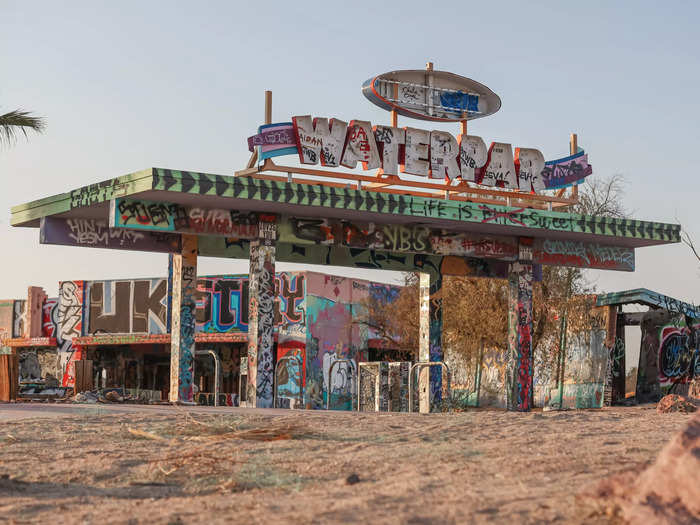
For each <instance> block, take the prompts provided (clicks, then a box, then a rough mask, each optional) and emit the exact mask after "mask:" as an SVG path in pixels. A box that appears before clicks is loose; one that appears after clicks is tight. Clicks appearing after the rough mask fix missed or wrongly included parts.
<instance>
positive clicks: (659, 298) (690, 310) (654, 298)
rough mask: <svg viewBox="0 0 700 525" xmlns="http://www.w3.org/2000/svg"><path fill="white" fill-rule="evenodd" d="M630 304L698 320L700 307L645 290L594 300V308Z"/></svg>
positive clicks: (612, 294)
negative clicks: (660, 309)
mask: <svg viewBox="0 0 700 525" xmlns="http://www.w3.org/2000/svg"><path fill="white" fill-rule="evenodd" d="M631 303H637V304H643V305H645V306H651V307H654V308H662V309H664V310H668V311H670V312H676V313H682V314H684V315H687V316H689V317H692V318H695V319H698V318H700V307H698V306H695V305H693V304H690V303H686V302H684V301H680V300H678V299H674V298H673V297H669V296H667V295H664V294H661V293H658V292H654V291H653V290H648V289H646V288H635V289H633V290H625V291H622V292H611V293H606V294H600V295H598V298H597V300H596V306H619V305H624V304H631Z"/></svg>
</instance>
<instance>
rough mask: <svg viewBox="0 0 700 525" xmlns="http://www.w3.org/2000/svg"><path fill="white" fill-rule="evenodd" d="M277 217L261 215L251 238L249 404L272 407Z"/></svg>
mask: <svg viewBox="0 0 700 525" xmlns="http://www.w3.org/2000/svg"><path fill="white" fill-rule="evenodd" d="M276 237H277V225H276V222H275V218H274V217H261V220H260V222H259V224H258V238H257V239H253V240H252V241H250V281H249V282H250V286H249V292H248V293H249V309H248V312H249V314H248V315H249V321H248V392H247V394H248V406H251V407H258V408H270V407H272V385H273V379H274V378H273V373H274V355H273V345H274V336H273V331H274V328H275V313H274V308H273V306H274V302H275V239H276Z"/></svg>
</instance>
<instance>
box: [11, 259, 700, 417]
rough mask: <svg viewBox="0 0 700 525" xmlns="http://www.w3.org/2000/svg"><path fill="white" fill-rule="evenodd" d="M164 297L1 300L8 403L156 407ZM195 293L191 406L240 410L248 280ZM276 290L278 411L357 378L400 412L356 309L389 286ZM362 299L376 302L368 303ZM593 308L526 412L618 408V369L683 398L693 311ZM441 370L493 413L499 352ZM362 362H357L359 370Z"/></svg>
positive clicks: (694, 342)
mask: <svg viewBox="0 0 700 525" xmlns="http://www.w3.org/2000/svg"><path fill="white" fill-rule="evenodd" d="M171 286H172V283H171V281H170V280H169V279H167V278H152V279H128V280H108V281H104V280H99V281H85V280H72V281H64V282H61V283H59V285H58V290H59V294H58V297H56V298H47V297H46V294H45V293H44V291H43V290H42V289H41V288H38V287H30V288H29V293H28V297H27V299H26V300H3V301H0V330H2V331H4V332H5V333H7V334H9V335H11V337H9V338H7V339H6V344H7V345H8V346H7V347H6V349H5V350H6V352H9V353H14V354H16V355H17V358H18V359H17V361H18V367H17V369H16V370H15V373H16V374H17V375H18V378H19V384H20V386H21V390H20V397H22V398H25V399H26V398H28V399H32V398H33V399H47V398H51V397H60V395H62V394H65V393H66V392H68V388H74V389H76V388H77V390H81V388H83V387H86V385H89V386H90V387H95V388H98V387H103V388H104V387H107V388H118V389H124V391H123V392H122V393H123V394H130V395H132V396H134V397H138V398H139V399H141V400H142V401H144V402H146V401H148V402H152V401H165V400H167V399H168V397H169V396H168V394H169V388H170V372H169V368H170V349H169V343H170V331H171V327H170V322H169V319H170V315H169V311H168V310H169V308H171V307H172V302H171V298H170V294H171V291H170V287H171ZM197 289H198V299H197V308H196V310H195V316H196V325H195V326H196V334H195V341H196V348H197V352H196V353H197V354H198V355H197V359H196V362H195V367H194V389H195V391H196V393H195V395H194V400H195V402H196V403H198V404H207V405H213V404H218V405H223V406H225V405H228V406H232V405H238V404H239V402H240V401H242V403H243V404H245V401H246V392H245V391H246V383H247V378H246V373H247V331H248V322H249V308H248V289H249V281H248V276H245V275H218V276H202V277H199V278H198V279H197ZM275 290H276V298H275V301H274V309H273V315H274V320H275V323H274V324H275V334H274V340H275V345H274V353H273V355H274V362H275V363H276V369H277V371H276V373H275V374H273V380H274V381H275V386H274V391H275V392H276V394H277V406H297V407H299V406H303V407H306V408H314V409H318V408H326V407H328V408H331V409H341V410H342V409H345V410H348V409H352V408H355V407H356V406H357V405H356V403H357V397H356V396H357V387H358V385H357V371H358V368H359V369H360V370H361V373H363V374H364V376H365V377H364V378H363V381H364V386H365V389H364V390H367V387H370V386H371V387H372V388H370V391H369V392H366V391H365V392H363V396H362V400H361V401H362V403H361V404H362V407H361V408H362V409H374V408H375V407H379V408H380V409H382V407H383V409H384V410H387V409H390V410H395V411H398V410H406V409H407V402H406V400H407V395H408V392H407V390H406V386H407V381H408V377H407V373H408V370H409V368H408V364H406V361H408V360H415V359H414V358H413V357H412V356H411V353H410V352H401V351H400V350H399V349H396V348H390V347H388V346H387V344H386V341H385V340H382V339H381V337H380V335H379V334H377V333H375V332H374V330H373V328H372V326H373V324H374V323H373V322H371V318H372V315H373V312H372V309H371V307H368V305H371V304H374V305H378V304H387V303H390V302H392V301H394V300H395V299H396V298H397V297H398V295H399V293H400V288H399V287H396V286H391V285H387V284H381V283H375V282H369V281H364V280H359V279H351V278H346V277H339V276H334V275H326V274H319V273H314V272H282V273H278V274H277V275H276V276H275ZM369 297H371V298H372V299H373V300H374V301H375V302H373V303H370V302H368V301H367V299H368V298H369ZM596 303H597V305H598V306H597V307H594V308H592V310H591V316H590V322H589V324H588V325H587V326H586V328H585V329H583V330H573V329H570V330H569V331H568V332H567V338H566V341H567V343H566V352H565V359H564V369H563V372H562V377H561V378H560V377H559V371H558V370H557V369H555V367H553V366H551V363H545V362H543V360H542V359H538V355H537V354H536V356H535V366H534V368H535V370H534V405H535V406H559V405H560V404H561V405H562V406H564V407H576V408H594V407H601V406H603V404H604V403H605V402H606V401H607V403H617V402H621V401H624V400H625V395H626V389H625V376H626V375H629V374H626V373H625V372H626V370H629V369H630V368H633V369H634V370H636V372H637V373H636V374H633V375H634V377H632V378H631V379H632V381H633V383H632V392H633V393H635V397H636V399H637V400H639V401H648V400H656V399H658V398H659V397H660V395H662V394H663V393H667V392H669V391H673V392H676V393H687V390H688V385H689V384H690V382H691V381H692V379H693V378H695V377H700V345H699V344H698V343H699V342H700V338H699V337H696V333H697V332H696V330H697V329H698V328H699V327H700V326H698V325H699V324H700V323H699V322H698V321H699V320H700V310H698V309H696V308H694V307H693V306H691V305H688V304H686V303H682V302H680V301H676V300H673V299H671V298H669V297H666V296H663V295H661V294H657V293H654V292H650V291H648V290H632V291H629V292H622V293H616V294H605V295H601V296H598V297H597V301H596V299H595V298H593V301H591V303H590V304H591V305H593V304H596ZM627 304H638V305H645V306H648V307H649V311H648V312H646V313H644V312H640V313H629V312H624V311H623V309H622V306H624V305H627ZM416 315H417V312H416ZM446 315H449V314H446ZM367 321H369V322H367ZM630 325H632V326H639V327H640V328H641V348H640V349H639V355H638V357H637V355H636V353H635V350H636V349H635V348H631V347H630V346H629V343H628V344H626V343H625V326H630ZM1 352H2V351H0V353H1ZM212 352H213V353H214V354H215V356H216V357H215V360H212V359H211V357H212V356H211V353H212ZM346 360H349V361H346ZM631 360H634V362H633V363H632V362H630V361H631ZM445 361H446V362H447V363H448V365H449V367H450V370H451V374H452V377H451V379H452V392H451V394H452V396H453V398H454V400H455V401H457V402H460V403H464V404H468V405H472V406H473V405H477V404H478V405H479V406H501V407H502V406H505V404H506V399H505V398H506V391H507V387H506V365H507V355H506V354H505V353H504V352H503V351H498V350H493V349H488V348H487V349H485V351H484V352H483V354H482V355H481V356H480V359H479V361H478V362H477V361H474V360H469V359H465V358H464V357H462V356H461V354H460V353H459V352H457V351H455V349H452V348H449V347H446V348H445ZM83 362H89V363H90V367H91V368H90V370H86V369H84V367H82V366H80V365H82V363H83ZM363 362H364V363H367V362H369V363H368V365H362V366H360V367H358V365H359V364H360V363H363ZM377 362H391V363H392V364H391V365H389V366H387V370H388V372H389V373H388V375H387V389H388V390H387V392H385V394H384V395H385V396H387V398H388V399H387V400H386V403H384V404H383V405H382V404H381V403H375V401H376V400H377V399H375V398H377V397H378V396H377V392H375V391H374V390H373V387H374V385H373V384H372V385H370V383H372V381H371V380H372V379H373V378H374V376H375V375H376V372H377V370H378V365H377ZM626 362H627V365H626ZM394 365H396V366H394ZM630 365H631V366H630ZM217 368H218V370H217ZM634 370H633V371H634ZM76 373H77V374H78V375H79V376H81V375H84V374H87V375H89V377H87V378H86V377H78V378H77V383H76ZM373 373H374V375H373ZM608 375H609V377H607V376H608ZM5 377H7V376H5ZM217 377H218V381H217ZM0 378H2V376H1V375H0ZM413 379H414V380H415V379H416V378H415V377H414V378H413ZM628 379H629V378H628ZM559 380H561V384H560V383H559ZM606 381H607V384H606ZM216 382H218V388H217V387H216V385H215V383H216ZM562 385H563V386H562ZM627 387H628V389H629V387H630V385H629V384H628V385H627ZM402 388H403V391H401V389H402ZM560 388H561V390H560ZM2 390H3V388H2V386H0V391H2ZM560 391H561V397H559V392H560ZM217 392H218V399H217V400H216V402H215V399H214V397H215V395H216V393H217ZM329 395H330V399H329ZM627 395H629V393H628V394H627ZM401 400H403V401H404V402H403V403H401Z"/></svg>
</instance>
